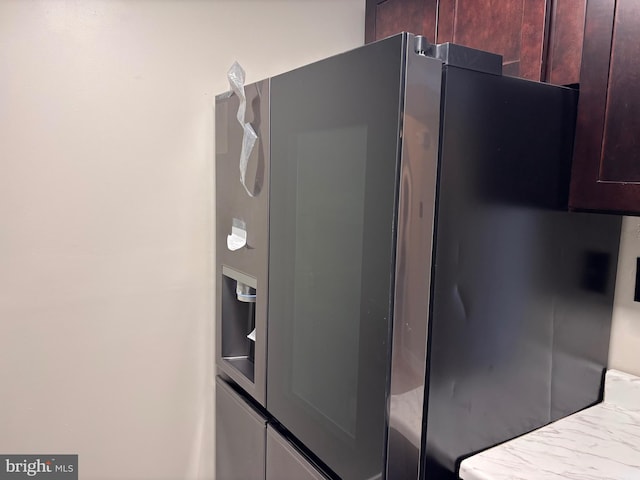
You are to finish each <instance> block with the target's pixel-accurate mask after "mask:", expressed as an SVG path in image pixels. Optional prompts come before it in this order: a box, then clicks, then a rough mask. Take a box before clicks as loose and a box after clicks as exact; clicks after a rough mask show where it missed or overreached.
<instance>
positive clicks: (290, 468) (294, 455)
mask: <svg viewBox="0 0 640 480" xmlns="http://www.w3.org/2000/svg"><path fill="white" fill-rule="evenodd" d="M266 480H327V477H325V476H324V475H323V474H322V473H320V472H319V471H318V470H317V469H316V468H315V467H314V466H313V465H312V464H311V463H309V462H308V461H307V459H306V458H304V457H303V456H302V455H301V454H300V453H299V452H298V451H297V450H296V449H295V448H294V447H293V446H292V445H291V444H290V443H289V442H288V441H287V440H286V439H285V438H284V437H283V436H282V435H280V434H279V433H278V432H277V431H276V430H275V429H274V428H273V427H272V426H270V425H269V426H268V427H267V476H266Z"/></svg>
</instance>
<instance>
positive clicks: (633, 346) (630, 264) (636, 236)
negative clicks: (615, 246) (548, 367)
mask: <svg viewBox="0 0 640 480" xmlns="http://www.w3.org/2000/svg"><path fill="white" fill-rule="evenodd" d="M638 257H640V218H639V217H625V218H624V221H623V223H622V235H621V237H620V257H619V258H618V277H617V280H616V295H615V304H614V309H613V324H612V328H611V344H610V347H609V366H610V367H611V368H616V369H618V370H623V371H625V372H629V373H633V374H635V375H640V303H639V302H635V301H634V300H633V296H634V290H635V284H636V259H637V258H638Z"/></svg>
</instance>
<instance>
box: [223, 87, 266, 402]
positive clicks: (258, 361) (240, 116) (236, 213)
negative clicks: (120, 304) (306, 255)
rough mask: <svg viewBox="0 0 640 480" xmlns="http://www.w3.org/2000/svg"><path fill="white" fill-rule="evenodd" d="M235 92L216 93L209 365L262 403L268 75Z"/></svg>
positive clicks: (264, 322) (264, 381)
mask: <svg viewBox="0 0 640 480" xmlns="http://www.w3.org/2000/svg"><path fill="white" fill-rule="evenodd" d="M235 93H236V94H233V95H221V96H218V97H217V98H216V217H217V218H216V276H217V277H216V288H217V295H216V342H217V344H216V352H217V353H216V367H217V369H218V373H219V374H222V376H223V377H225V376H226V377H227V378H228V379H230V380H232V381H233V382H235V383H236V384H237V385H239V386H240V387H241V388H242V389H243V390H244V391H246V392H247V393H248V394H249V395H251V396H252V397H253V398H254V399H255V400H256V401H258V402H259V403H260V404H262V405H264V404H265V397H266V391H265V385H266V379H265V378H266V369H265V365H266V316H267V258H268V242H269V236H268V216H269V211H268V208H269V188H268V185H269V178H268V176H269V172H268V152H269V145H268V143H269V131H268V116H269V115H268V113H269V111H268V98H269V82H268V81H263V82H258V83H254V84H251V85H247V86H246V87H245V88H244V89H243V91H240V92H235ZM238 93H240V94H238ZM243 97H244V98H243ZM243 109H244V110H243ZM248 125H249V126H250V127H248Z"/></svg>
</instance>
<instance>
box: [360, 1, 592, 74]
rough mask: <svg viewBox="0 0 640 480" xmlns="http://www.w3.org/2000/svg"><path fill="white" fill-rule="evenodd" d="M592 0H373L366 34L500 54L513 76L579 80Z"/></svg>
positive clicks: (370, 37) (368, 15) (368, 5)
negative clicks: (411, 36) (406, 35)
mask: <svg viewBox="0 0 640 480" xmlns="http://www.w3.org/2000/svg"><path fill="white" fill-rule="evenodd" d="M585 5H586V0H367V16H366V25H365V39H366V41H367V42H372V41H374V40H379V39H381V38H385V37H387V36H389V35H393V34H395V33H399V32H401V31H409V32H411V33H415V34H419V35H424V36H425V37H426V38H427V40H429V41H430V42H433V43H445V42H453V43H457V44H460V45H466V46H468V47H473V48H477V49H480V50H485V51H487V52H491V53H497V54H499V55H502V57H503V61H504V64H503V71H504V73H505V74H507V75H512V76H517V77H522V78H528V79H530V80H542V81H548V82H551V83H555V84H559V85H568V84H573V83H578V81H579V75H580V58H581V56H582V41H583V31H584V16H585Z"/></svg>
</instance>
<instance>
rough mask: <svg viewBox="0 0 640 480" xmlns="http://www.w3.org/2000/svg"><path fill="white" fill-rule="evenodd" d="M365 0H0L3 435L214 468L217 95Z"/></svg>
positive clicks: (336, 26)
mask: <svg viewBox="0 0 640 480" xmlns="http://www.w3.org/2000/svg"><path fill="white" fill-rule="evenodd" d="M363 38H364V0H288V1H287V0H235V1H234V0H229V1H223V0H215V1H213V0H212V1H188V0H187V1H186V0H174V1H170V0H163V1H160V0H150V1H143V0H129V1H115V0H109V1H106V0H105V1H91V0H67V1H56V0H37V1H12V0H0V453H78V454H79V459H80V478H83V479H112V480H114V479H115V480H117V479H125V478H126V479H154V480H157V479H171V480H178V479H186V478H211V477H212V471H213V446H212V442H213V396H212V390H213V366H212V362H213V351H212V349H213V339H212V335H213V286H212V266H213V258H212V257H213V251H214V250H213V245H212V233H213V214H214V212H213V204H212V201H213V200H212V199H213V113H212V101H213V96H214V95H215V94H217V93H220V92H222V91H224V90H226V89H227V83H226V71H227V69H228V67H229V66H230V65H231V63H232V62H233V61H234V60H236V59H237V60H238V61H239V62H240V63H241V64H242V65H243V66H244V67H245V69H246V70H247V80H248V81H252V80H258V79H260V78H262V77H265V76H269V75H272V74H275V73H279V72H282V71H285V70H287V69H290V68H293V67H295V66H298V65H301V64H304V63H308V62H309V61H312V60H314V59H318V58H321V57H324V56H328V55H331V54H334V53H337V52H340V51H343V50H347V49H349V48H352V47H355V46H357V45H360V44H362V42H363Z"/></svg>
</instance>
